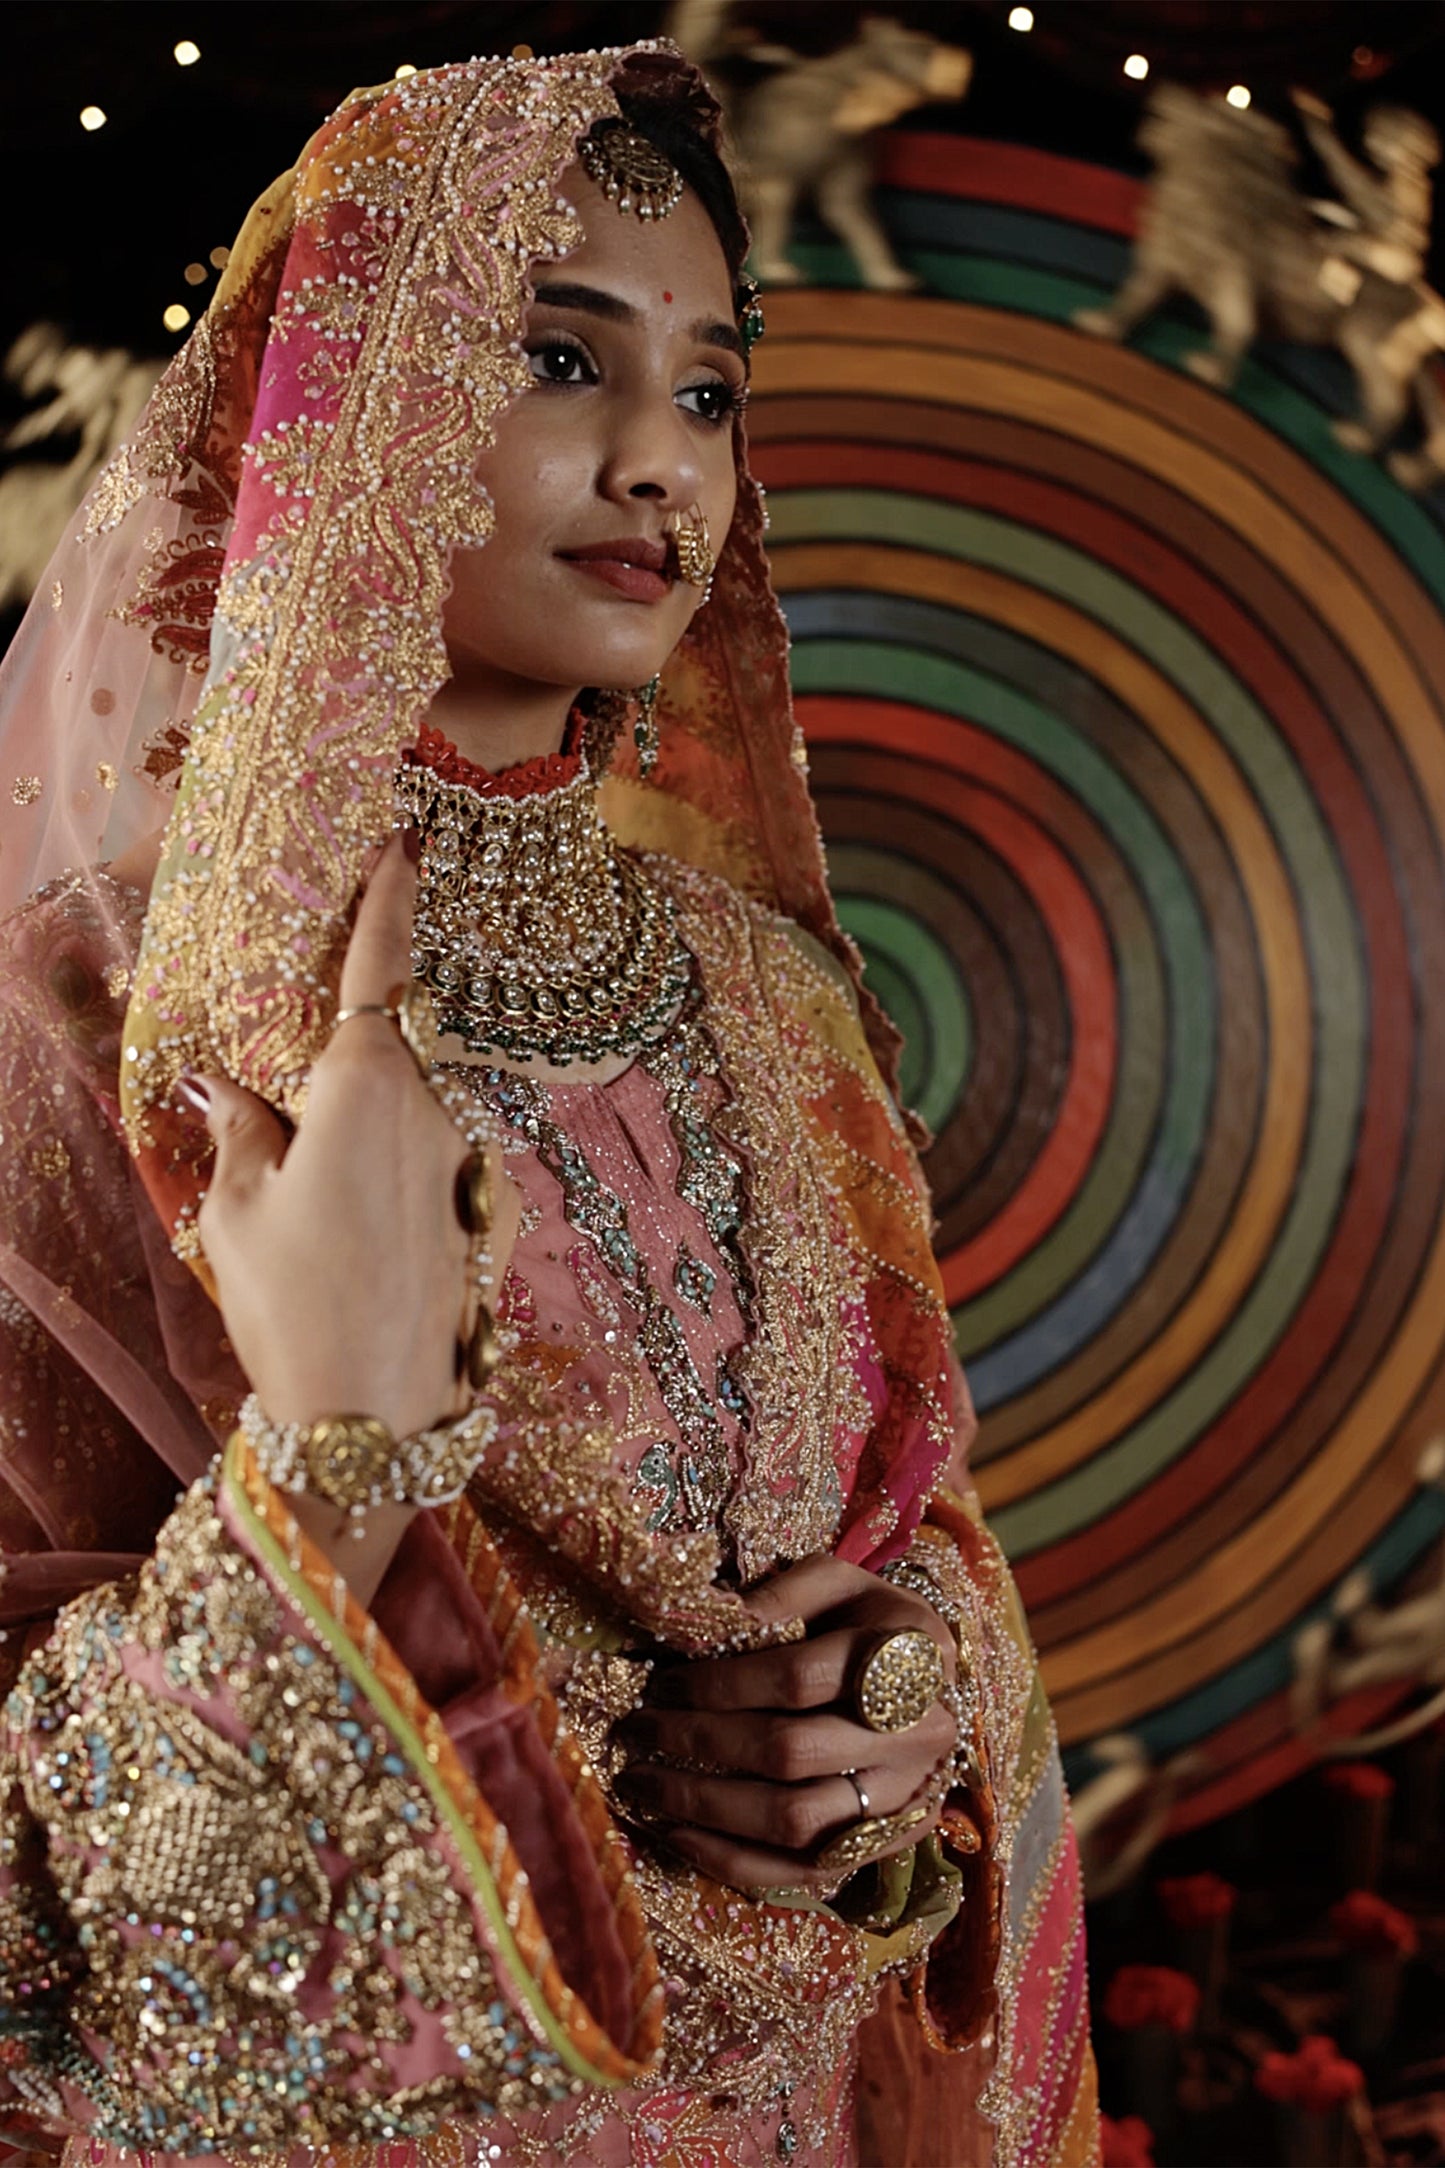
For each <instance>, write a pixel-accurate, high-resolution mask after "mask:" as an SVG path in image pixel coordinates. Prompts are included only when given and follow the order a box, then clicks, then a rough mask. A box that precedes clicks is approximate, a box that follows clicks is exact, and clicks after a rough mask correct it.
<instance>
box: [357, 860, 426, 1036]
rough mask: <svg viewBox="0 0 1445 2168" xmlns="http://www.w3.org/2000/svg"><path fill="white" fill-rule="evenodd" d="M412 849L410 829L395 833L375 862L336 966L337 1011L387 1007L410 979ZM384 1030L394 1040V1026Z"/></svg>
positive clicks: (413, 888)
mask: <svg viewBox="0 0 1445 2168" xmlns="http://www.w3.org/2000/svg"><path fill="white" fill-rule="evenodd" d="M414 848H416V831H415V829H412V828H406V829H402V830H400V831H398V833H397V834H396V835H394V836H393V837H392V838H391V839H390V841H389V842H388V844H387V846H386V848H385V850H384V851H383V852H382V854H381V856H380V858H379V859H378V860H377V862H376V866H375V868H374V870H373V872H372V876H371V879H370V881H368V883H367V885H366V891H365V894H364V895H363V896H362V898H361V901H360V903H359V904H358V905H357V910H356V923H355V925H354V926H353V927H352V930H351V939H350V941H349V942H348V943H347V948H346V958H345V961H344V962H343V964H342V966H341V992H340V1000H339V1004H338V1006H339V1007H341V1008H343V1009H355V1008H359V1007H361V1006H362V1005H363V1004H364V1003H369V1002H373V1001H390V1000H392V999H393V997H394V996H395V994H396V990H397V988H398V987H399V986H403V985H405V983H406V981H407V980H408V979H409V978H410V977H411V933H412V918H413V915H414V913H415V911H416V883H417V867H416V860H415V859H414V858H413V857H412V856H411V855H410V854H411V852H412V850H413V849H414ZM383 1021H384V1019H383ZM348 1028H349V1027H348ZM388 1028H389V1029H390V1030H391V1032H392V1033H393V1034H395V1031H396V1026H395V1025H394V1024H392V1025H390V1026H388Z"/></svg>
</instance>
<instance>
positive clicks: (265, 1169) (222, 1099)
mask: <svg viewBox="0 0 1445 2168" xmlns="http://www.w3.org/2000/svg"><path fill="white" fill-rule="evenodd" d="M177 1090H178V1092H179V1094H180V1096H181V1098H182V1100H183V1101H184V1103H185V1104H186V1105H187V1106H188V1107H190V1109H191V1110H192V1112H193V1113H201V1114H203V1117H204V1120H205V1123H206V1126H207V1128H208V1129H209V1130H210V1132H211V1135H212V1137H213V1138H214V1139H215V1143H216V1165H215V1171H214V1173H213V1174H212V1176H211V1181H210V1187H209V1192H208V1195H209V1196H215V1195H216V1193H217V1192H218V1191H220V1192H222V1193H224V1194H227V1195H230V1196H238V1195H241V1194H242V1193H244V1192H245V1191H248V1190H250V1189H253V1188H254V1187H255V1185H256V1183H257V1182H258V1181H259V1180H260V1179H261V1177H262V1176H263V1175H266V1174H269V1173H271V1172H272V1170H273V1169H274V1168H276V1167H279V1166H280V1164H281V1162H282V1160H283V1159H284V1158H285V1157H286V1145H287V1141H288V1132H287V1129H286V1127H285V1125H284V1124H283V1122H282V1121H281V1119H280V1117H279V1116H278V1115H277V1113H276V1112H275V1110H274V1108H272V1107H269V1106H268V1105H267V1104H266V1101H265V1100H264V1099H258V1098H257V1096H256V1094H255V1093H254V1092H248V1091H246V1090H244V1089H243V1088H242V1086H241V1085H239V1084H234V1083H232V1081H231V1079H230V1078H229V1077H228V1076H187V1077H184V1078H183V1079H182V1081H181V1084H180V1085H179V1086H178V1087H177Z"/></svg>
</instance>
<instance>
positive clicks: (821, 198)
mask: <svg viewBox="0 0 1445 2168" xmlns="http://www.w3.org/2000/svg"><path fill="white" fill-rule="evenodd" d="M728 13H729V6H728V0H677V5H676V6H675V7H674V9H673V12H672V16H671V19H670V21H669V24H668V33H669V35H670V36H671V37H672V38H674V39H675V40H676V42H677V43H678V44H679V45H680V46H682V48H683V50H684V51H685V52H687V53H690V54H691V56H692V58H693V59H694V60H696V61H697V62H698V63H699V64H700V65H701V66H703V67H716V69H717V74H718V78H719V79H718V82H717V85H716V87H717V89H718V91H719V94H720V95H721V97H722V99H723V102H724V106H725V108H726V111H727V116H728V125H729V129H730V131H731V134H732V138H733V145H734V149H735V151H736V153H737V160H738V166H739V179H740V181H741V185H742V194H743V202H744V207H745V209H746V211H747V215H748V220H749V223H750V224H751V226H752V229H753V264H754V268H755V269H756V271H757V274H758V276H759V278H761V279H763V280H765V281H766V282H767V283H769V284H771V285H796V284H798V283H799V282H800V280H801V279H802V276H803V274H802V272H801V271H800V270H799V269H798V267H797V265H796V264H794V263H793V262H792V261H791V260H790V259H789V256H788V238H789V234H790V231H791V228H792V222H793V214H794V212H795V211H796V209H797V207H798V205H799V204H800V203H801V202H803V201H804V200H807V199H811V201H812V202H813V203H814V204H815V205H816V207H817V210H818V213H819V215H820V217H821V218H822V219H823V221H824V223H825V224H827V225H828V226H831V227H832V229H833V231H834V233H836V234H837V236H838V238H839V239H840V240H841V241H842V242H844V243H845V244H846V246H847V247H848V248H849V249H850V250H851V251H852V254H853V256H854V258H855V260H856V262H857V265H858V268H859V270H860V272H861V273H862V275H863V282H864V284H865V285H867V286H871V287H873V288H874V289H875V290H876V291H878V292H881V293H902V292H905V291H907V290H908V289H909V288H911V287H913V286H916V285H917V283H918V281H917V280H916V279H915V278H914V276H913V274H912V273H911V272H910V271H907V270H905V269H904V267H903V265H902V264H900V263H899V261H898V259H897V257H896V256H895V255H894V253H893V250H892V249H891V247H890V246H889V243H888V237H887V235H886V234H885V233H884V231H883V227H882V225H881V223H880V222H879V219H878V215H877V213H876V211H875V210H874V208H873V203H872V183H873V166H872V159H871V157H870V145H869V138H870V137H871V136H872V134H873V133H874V131H875V130H877V129H879V128H882V127H886V126H887V124H888V123H889V122H890V121H894V120H896V119H897V118H898V116H899V114H900V113H907V112H910V111H911V110H912V109H913V108H914V107H915V106H919V105H924V104H927V103H929V102H930V101H932V100H934V99H955V98H961V97H962V96H963V94H964V92H965V91H966V90H967V88H968V84H969V79H970V77H971V75H972V73H973V60H972V57H971V55H970V54H968V53H966V52H964V51H962V50H961V49H960V48H959V47H958V46H954V45H944V44H940V43H939V41H938V40H937V39H936V38H931V37H929V36H927V35H926V34H925V33H924V32H922V31H918V30H909V29H907V28H905V26H904V25H903V24H902V23H896V22H892V21H890V20H889V19H888V18H886V17H884V16H877V15H870V16H867V17H865V18H864V20H863V22H862V24H861V25H860V27H859V30H858V34H857V36H856V37H854V38H853V39H852V40H851V41H850V42H849V43H848V44H847V45H844V46H842V47H840V48H839V50H838V51H837V52H835V53H829V54H828V55H827V56H826V57H824V58H823V59H819V60H807V59H803V58H801V57H800V56H799V55H798V54H797V53H795V52H792V51H790V50H789V49H788V48H787V47H785V46H778V45H770V44H765V43H763V42H761V41H756V40H755V41H751V42H746V41H745V40H744V39H743V38H741V37H740V36H739V35H738V34H736V33H730V31H729V27H728V22H727V17H728ZM739 54H741V55H743V56H744V57H745V60H746V62H747V65H748V69H749V72H750V73H751V74H752V75H753V77H754V80H753V81H752V82H751V83H750V84H748V85H746V86H744V85H742V84H741V83H737V82H733V83H732V84H731V85H730V83H729V75H730V73H733V72H735V71H733V70H730V69H729V67H728V60H729V57H730V56H737V55H739ZM759 68H762V69H764V70H766V71H768V72H766V73H765V74H763V75H762V77H761V79H758V76H757V71H758V70H759Z"/></svg>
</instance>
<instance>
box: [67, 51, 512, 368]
mask: <svg viewBox="0 0 1445 2168" xmlns="http://www.w3.org/2000/svg"><path fill="white" fill-rule="evenodd" d="M512 51H513V57H514V58H516V59H518V60H523V59H527V60H530V58H531V57H532V48H531V46H530V45H517V46H514V47H513V48H512ZM172 52H173V55H174V58H175V63H176V66H177V67H178V68H193V67H195V65H196V63H197V61H198V60H199V59H200V57H201V48H200V46H199V45H197V43H196V41H195V39H194V38H180V39H178V40H177V42H176V44H175V45H174V46H173V47H172ZM416 72H417V71H416V69H415V67H413V65H412V63H411V62H410V61H409V60H404V61H403V62H402V64H401V66H400V67H399V68H394V69H393V70H392V74H393V76H394V77H395V79H396V81H397V82H399V83H400V82H405V80H406V78H407V77H408V76H409V75H415V74H416ZM109 118H110V116H109V114H108V113H107V112H106V110H105V108H104V107H103V106H99V105H84V106H82V107H81V109H80V115H79V119H80V125H81V127H82V128H83V129H84V130H85V131H86V133H87V135H94V134H95V133H96V131H97V130H98V129H101V128H103V127H104V126H105V125H106V122H107V121H108V120H109ZM230 260H231V251H230V250H229V248H224V247H220V248H213V249H212V250H211V252H210V255H209V257H208V258H207V261H206V262H205V263H200V262H196V263H188V264H187V265H186V267H185V270H184V271H183V272H182V274H181V275H182V277H183V278H184V280H185V282H186V284H187V285H188V286H204V285H205V283H206V281H207V279H208V278H209V277H210V276H211V273H212V272H213V271H224V270H225V268H226V265H227V264H228V263H229V262H230ZM191 317H192V311H191V309H189V308H188V307H187V306H186V304H185V302H184V301H172V302H170V303H168V304H167V306H166V307H165V308H164V309H163V310H162V311H161V322H162V323H163V324H164V325H165V327H166V330H167V331H169V332H172V333H176V334H179V333H180V332H182V331H184V330H185V329H186V328H187V326H188V325H189V324H190V322H191Z"/></svg>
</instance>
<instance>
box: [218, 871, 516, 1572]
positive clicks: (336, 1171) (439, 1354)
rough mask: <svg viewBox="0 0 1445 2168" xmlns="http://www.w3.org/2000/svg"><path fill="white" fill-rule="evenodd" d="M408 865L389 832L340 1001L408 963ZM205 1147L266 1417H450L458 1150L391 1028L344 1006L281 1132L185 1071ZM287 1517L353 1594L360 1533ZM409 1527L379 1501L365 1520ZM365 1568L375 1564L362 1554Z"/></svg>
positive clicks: (412, 1422)
mask: <svg viewBox="0 0 1445 2168" xmlns="http://www.w3.org/2000/svg"><path fill="white" fill-rule="evenodd" d="M415 903H416V868H415V865H414V864H413V863H412V861H411V859H410V858H409V856H408V854H407V850H406V848H405V845H404V839H403V837H402V836H395V837H393V838H392V840H391V841H390V842H389V843H388V844H387V846H386V848H385V850H384V851H383V852H382V854H381V856H380V858H379V859H378V861H377V864H376V867H375V870H374V871H373V873H372V877H371V880H370V882H369V883H368V885H367V888H366V892H365V894H364V895H363V897H362V899H361V902H360V905H359V906H358V909H357V913H356V922H355V926H354V928H353V931H352V936H351V941H350V944H349V946H348V948H347V952H346V961H345V963H344V965H343V967H342V975H341V1004H340V1005H341V1007H342V1008H355V1007H358V1006H360V1005H362V1004H365V1003H370V1002H392V1001H394V999H395V998H396V995H397V992H398V989H399V988H400V987H401V986H402V985H403V984H404V983H405V981H406V980H407V979H408V977H409V976H410V973H411V925H412V913H413V910H414V908H415ZM193 1088H194V1089H195V1090H196V1092H197V1095H198V1096H203V1097H204V1100H205V1102H206V1109H207V1114H206V1118H207V1121H208V1123H209V1126H210V1130H211V1134H212V1136H213V1137H214V1138H215V1140H216V1165H215V1171H214V1174H213V1176H212V1179H211V1185H210V1188H209V1190H208V1191H207V1194H206V1198H205V1202H204V1203H203V1204H202V1206H201V1210H200V1214H199V1226H200V1234H201V1240H202V1242H203V1244H204V1245H205V1251H206V1256H207V1259H208V1261H209V1263H210V1265H211V1269H212V1271H213V1272H214V1274H215V1278H216V1288H217V1292H218V1295H219V1298H220V1304H221V1312H222V1315H223V1317H224V1318H225V1322H226V1330H227V1333H228V1334H229V1335H230V1339H231V1342H232V1345H233V1346H234V1348H235V1350H236V1354H237V1356H238V1357H239V1359H240V1363H241V1367H242V1369H243V1370H244V1371H245V1373H246V1376H247V1378H248V1379H249V1381H250V1383H251V1386H252V1389H253V1390H254V1392H255V1393H256V1395H257V1397H258V1398H259V1400H260V1402H261V1405H262V1407H263V1408H264V1409H265V1410H266V1413H267V1415H268V1416H269V1417H270V1418H271V1420H272V1421H273V1422H275V1423H282V1424H284V1423H305V1422H314V1421H315V1420H316V1419H317V1418H318V1417H320V1416H323V1415H340V1414H361V1415H374V1416H378V1417H379V1418H380V1419H381V1421H382V1422H384V1423H386V1424H387V1425H388V1427H389V1428H390V1430H391V1431H392V1433H393V1434H394V1435H395V1436H396V1437H398V1438H400V1437H405V1436H406V1435H407V1434H408V1433H410V1432H412V1431H415V1430H419V1429H422V1428H424V1427H425V1426H426V1425H428V1424H431V1423H435V1422H436V1421H438V1420H439V1419H440V1418H441V1417H443V1416H446V1415H448V1414H452V1413H457V1412H460V1410H461V1408H462V1407H463V1406H464V1405H465V1403H466V1393H465V1390H464V1388H463V1386H462V1385H461V1383H460V1381H459V1379H458V1376H457V1369H456V1346H457V1338H458V1335H459V1333H462V1332H464V1331H465V1330H466V1328H467V1325H468V1324H469V1322H470V1319H469V1316H467V1315H464V1312H465V1310H466V1304H467V1286H466V1271H465V1267H466V1259H467V1236H466V1234H465V1232H464V1230H463V1228H462V1225H461V1221H460V1219H459V1218H458V1215H457V1206H456V1178H457V1174H458V1171H459V1169H460V1168H461V1166H462V1164H463V1162H464V1161H465V1159H466V1157H467V1147H466V1143H465V1141H464V1139H463V1138H462V1136H461V1135H460V1133H459V1132H458V1130H457V1128H456V1125H455V1124H454V1123H453V1122H452V1120H451V1118H450V1117H449V1116H448V1115H447V1114H446V1112H445V1111H444V1110H443V1108H442V1107H441V1106H440V1105H439V1104H438V1103H437V1100H436V1098H435V1097H434V1096H433V1094H432V1093H431V1092H430V1091H429V1090H428V1089H427V1086H426V1084H425V1082H424V1081H423V1079H422V1077H421V1076H420V1075H419V1073H418V1071H417V1066H416V1063H415V1061H414V1060H413V1059H412V1056H411V1054H410V1053H409V1052H408V1051H407V1048H406V1046H405V1045H404V1044H403V1042H402V1039H401V1035H400V1033H399V1032H398V1030H397V1028H396V1025H395V1023H394V1022H392V1021H391V1020H390V1019H389V1018H387V1017H384V1016H358V1017H356V1018H354V1019H352V1020H351V1021H350V1022H348V1023H346V1024H345V1025H343V1026H342V1028H341V1029H340V1030H339V1031H338V1032H337V1033H336V1034H335V1036H334V1037H333V1038H332V1039H331V1041H330V1043H329V1045H328V1046H327V1047H326V1049H325V1051H324V1052H323V1053H322V1055H321V1057H320V1059H319V1060H318V1061H317V1062H316V1064H315V1067H314V1068H313V1069H312V1072H311V1080H310V1087H309V1090H308V1093H307V1101H306V1112H305V1116H304V1118H303V1120H302V1122H301V1125H300V1127H299V1128H298V1129H297V1131H296V1133H295V1134H294V1136H288V1133H287V1130H286V1128H285V1125H284V1124H283V1123H282V1122H281V1121H280V1120H279V1118H278V1117H277V1115H276V1114H275V1113H274V1112H273V1110H272V1109H271V1108H270V1107H269V1106H268V1105H267V1104H266V1102H265V1101H264V1100H263V1099H259V1098H257V1097H256V1095H255V1094H254V1093H253V1092H248V1091H243V1090H242V1089H241V1087H240V1086H239V1085H237V1084H234V1083H232V1082H231V1081H230V1080H229V1079H228V1078H226V1077H222V1076H207V1077H198V1078H196V1079H194V1080H193ZM492 1178H493V1194H494V1197H495V1200H496V1210H495V1220H494V1225H493V1229H492V1236H491V1243H490V1248H491V1254H492V1276H491V1285H490V1288H489V1289H488V1290H487V1296H488V1299H489V1300H494V1292H495V1289H496V1287H497V1286H499V1285H500V1282H501V1276H502V1274H503V1272H504V1271H505V1270H506V1265H507V1260H508V1258H509V1257H510V1255H511V1251H512V1247H513V1244H514V1243H515V1241H516V1236H517V1226H518V1221H519V1219H520V1210H521V1208H520V1200H519V1197H518V1194H517V1191H516V1188H515V1186H514V1185H513V1184H512V1182H511V1181H510V1180H509V1179H508V1178H507V1176H506V1175H505V1174H504V1172H503V1170H502V1166H501V1161H500V1157H496V1158H494V1160H493V1165H492ZM306 1503H307V1506H308V1511H307V1512H306V1513H305V1514H304V1515H303V1519H304V1520H305V1523H306V1525H307V1527H308V1530H309V1532H310V1533H312V1534H315V1535H317V1536H318V1539H319V1540H321V1541H323V1542H324V1543H325V1547H326V1548H327V1549H328V1551H331V1552H332V1555H333V1557H334V1558H335V1559H336V1562H337V1563H338V1564H343V1570H344V1571H345V1572H346V1574H347V1578H348V1579H349V1580H350V1581H351V1582H352V1584H353V1586H354V1587H356V1588H357V1590H358V1593H363V1594H369V1593H370V1590H369V1589H363V1584H364V1583H365V1582H367V1581H371V1582H372V1585H373V1586H374V1584H375V1581H376V1580H379V1579H380V1572H379V1571H378V1572H376V1573H375V1574H374V1575H373V1573H372V1572H371V1571H369V1570H368V1567H367V1561H368V1559H370V1554H371V1552H372V1551H373V1550H374V1549H375V1548H376V1547H375V1546H374V1545H372V1544H371V1543H369V1542H368V1543H366V1544H352V1543H350V1542H349V1541H347V1542H343V1543H340V1544H339V1545H338V1547H337V1548H336V1549H334V1550H333V1546H332V1543H331V1541H330V1540H328V1534H327V1531H328V1530H329V1528H330V1526H331V1524H332V1523H334V1524H335V1527H336V1531H337V1534H338V1536H340V1534H341V1531H342V1530H343V1529H344V1527H345V1517H344V1516H343V1515H342V1514H340V1513H339V1511H338V1509H337V1508H335V1507H334V1506H328V1505H326V1504H325V1503H324V1502H323V1501H320V1500H308V1501H307V1502H306ZM409 1519H410V1512H409V1510H407V1509H405V1508H399V1507H390V1508H385V1509H380V1510H378V1511H377V1512H374V1513H373V1514H372V1515H371V1516H369V1521H368V1527H369V1528H374V1529H375V1530H376V1531H378V1532H380V1531H383V1530H386V1531H394V1532H393V1533H392V1538H391V1542H390V1545H389V1547H388V1546H386V1545H383V1546H382V1549H383V1551H384V1556H381V1559H380V1564H381V1569H382V1570H384V1566H385V1561H386V1558H388V1557H389V1556H390V1552H391V1550H393V1549H394V1548H395V1544H396V1542H397V1541H399V1540H400V1535H401V1532H402V1530H403V1529H404V1528H405V1525H406V1522H407V1521H408V1520H409ZM370 1563H371V1565H373V1566H374V1565H375V1564H376V1560H375V1559H370Z"/></svg>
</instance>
